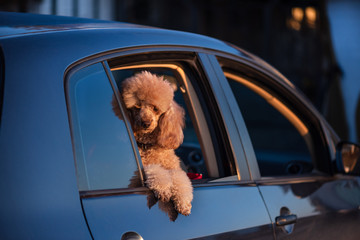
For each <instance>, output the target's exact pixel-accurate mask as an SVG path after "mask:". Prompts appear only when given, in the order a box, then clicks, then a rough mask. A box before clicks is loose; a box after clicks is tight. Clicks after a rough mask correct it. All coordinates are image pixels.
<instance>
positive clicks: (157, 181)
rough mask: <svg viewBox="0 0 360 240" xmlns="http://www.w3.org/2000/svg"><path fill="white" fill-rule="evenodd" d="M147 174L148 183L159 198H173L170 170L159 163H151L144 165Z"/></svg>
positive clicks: (168, 199) (163, 199) (165, 199)
mask: <svg viewBox="0 0 360 240" xmlns="http://www.w3.org/2000/svg"><path fill="white" fill-rule="evenodd" d="M144 171H145V174H146V178H147V179H146V182H145V183H146V185H147V186H148V188H149V189H150V190H152V191H154V194H155V196H156V197H157V198H159V199H160V200H161V201H164V202H168V201H170V199H171V195H172V192H171V187H172V179H171V175H170V173H169V170H166V169H165V168H163V167H162V166H160V165H158V164H149V165H146V166H144Z"/></svg>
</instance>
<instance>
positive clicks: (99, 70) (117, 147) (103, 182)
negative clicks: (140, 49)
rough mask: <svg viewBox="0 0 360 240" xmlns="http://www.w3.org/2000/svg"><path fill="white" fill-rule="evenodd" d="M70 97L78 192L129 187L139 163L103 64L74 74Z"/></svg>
mask: <svg viewBox="0 0 360 240" xmlns="http://www.w3.org/2000/svg"><path fill="white" fill-rule="evenodd" d="M69 95H70V105H71V107H70V108H71V118H72V126H73V135H74V145H75V156H76V167H77V176H78V182H79V189H80V190H99V189H114V188H127V187H128V186H129V184H130V179H131V178H132V177H133V175H134V172H135V171H136V170H137V164H136V160H135V156H134V152H133V150H132V145H131V142H130V139H129V136H128V133H127V130H126V126H125V124H124V121H123V120H121V119H119V118H118V117H117V116H116V115H115V114H114V111H113V108H112V104H111V103H112V99H113V96H114V92H113V90H112V88H111V84H110V82H109V79H108V78H107V75H106V73H105V71H104V69H103V67H102V65H101V63H97V64H94V65H91V66H89V67H86V68H83V69H81V70H79V71H77V72H75V73H74V74H72V75H71V77H70V80H69Z"/></svg>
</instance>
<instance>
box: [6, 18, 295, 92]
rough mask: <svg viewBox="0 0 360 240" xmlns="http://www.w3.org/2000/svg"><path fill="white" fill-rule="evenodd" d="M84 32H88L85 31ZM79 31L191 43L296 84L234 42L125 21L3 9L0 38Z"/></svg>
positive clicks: (157, 42)
mask: <svg viewBox="0 0 360 240" xmlns="http://www.w3.org/2000/svg"><path fill="white" fill-rule="evenodd" d="M89 30H90V31H91V34H90V31H89ZM85 31H87V32H86V33H85ZM79 32H83V34H84V35H86V34H87V35H89V36H92V37H94V34H95V35H97V37H96V38H100V37H99V36H104V37H106V34H108V35H111V36H114V35H119V34H120V33H121V34H122V35H124V36H127V35H136V34H138V35H139V36H140V37H139V38H138V39H137V42H136V43H132V44H133V45H134V46H136V44H138V45H139V46H140V45H171V46H191V47H196V48H202V49H210V50H215V51H217V52H223V53H227V54H230V55H234V56H237V57H241V58H242V59H246V60H248V61H250V62H252V63H255V64H256V65H261V66H262V68H264V69H267V71H268V72H272V73H275V75H277V76H280V78H281V79H282V81H283V82H286V84H287V85H289V86H291V87H293V85H292V84H291V83H290V82H289V81H288V80H287V79H286V78H285V77H284V76H282V75H281V74H280V73H279V72H278V71H277V70H276V69H274V68H273V67H272V66H270V65H269V64H268V63H266V62H265V61H263V60H262V59H260V58H258V57H257V56H255V55H253V54H251V53H248V52H247V51H245V50H243V49H241V48H239V47H237V46H235V45H233V44H229V43H227V42H224V41H221V40H218V39H215V38H212V37H208V36H204V35H200V34H195V33H189V32H182V31H176V30H168V29H161V28H156V27H150V26H144V25H138V24H131V23H124V22H115V21H106V20H97V19H88V18H78V17H66V16H56V15H41V14H30V13H17V12H2V11H0V41H1V40H2V39H9V38H22V37H27V36H34V35H38V34H41V35H43V36H44V35H49V36H50V35H51V34H53V33H66V34H67V35H70V34H75V33H79ZM49 39H51V38H49ZM49 41H51V40H49ZM125 42H126V41H125ZM112 43H113V42H112ZM110 45H111V44H110ZM117 46H118V47H130V46H125V45H124V46H121V43H120V41H117Z"/></svg>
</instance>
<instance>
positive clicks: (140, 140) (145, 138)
mask: <svg viewBox="0 0 360 240" xmlns="http://www.w3.org/2000/svg"><path fill="white" fill-rule="evenodd" d="M134 136H135V140H136V143H137V145H138V147H139V148H141V149H142V150H148V149H149V148H152V147H154V146H156V145H157V137H158V130H155V131H153V132H151V133H134Z"/></svg>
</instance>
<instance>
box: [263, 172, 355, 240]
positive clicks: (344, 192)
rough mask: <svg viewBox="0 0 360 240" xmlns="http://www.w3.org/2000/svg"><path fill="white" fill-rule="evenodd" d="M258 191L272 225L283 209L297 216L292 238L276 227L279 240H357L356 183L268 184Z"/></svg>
mask: <svg viewBox="0 0 360 240" xmlns="http://www.w3.org/2000/svg"><path fill="white" fill-rule="evenodd" d="M259 188H260V191H261V194H262V196H263V197H264V200H265V202H266V205H267V207H268V209H269V213H270V216H271V219H272V220H273V221H275V218H276V217H278V216H280V215H281V214H280V211H281V209H282V208H284V207H286V208H287V209H288V210H289V211H290V213H291V214H295V215H296V216H297V221H296V223H295V224H293V227H294V229H293V232H292V233H291V235H289V234H288V233H287V232H286V231H285V229H284V228H283V227H279V226H277V227H275V230H276V235H277V238H278V239H283V238H287V237H289V236H291V239H358V237H359V234H360V229H359V228H354V226H353V223H354V222H358V221H359V216H358V213H359V206H360V186H359V182H358V181H357V180H356V179H339V180H329V181H326V180H320V179H319V180H317V181H316V180H314V181H313V182H307V183H292V184H273V185H272V184H271V181H268V182H267V183H266V184H264V185H262V184H261V185H260V186H259ZM329 226H332V227H329ZM350 232H351V234H350Z"/></svg>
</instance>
